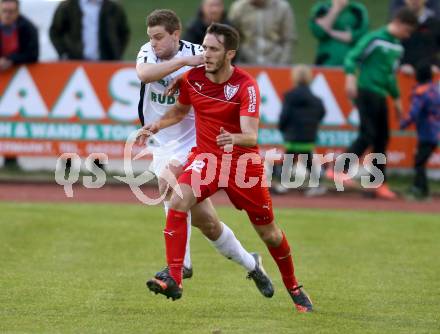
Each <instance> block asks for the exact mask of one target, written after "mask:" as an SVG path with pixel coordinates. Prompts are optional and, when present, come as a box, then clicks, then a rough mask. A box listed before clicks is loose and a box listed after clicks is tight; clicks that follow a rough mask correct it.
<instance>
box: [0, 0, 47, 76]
mask: <svg viewBox="0 0 440 334" xmlns="http://www.w3.org/2000/svg"><path fill="white" fill-rule="evenodd" d="M0 12H1V14H0V72H1V71H4V70H7V69H8V68H10V67H11V66H13V65H20V64H31V63H35V62H37V60H38V51H39V46H38V45H39V44H38V31H37V28H36V27H35V26H34V24H33V23H32V22H31V21H29V20H28V19H27V18H25V17H24V16H22V15H20V11H19V3H18V0H2V1H1V10H0Z"/></svg>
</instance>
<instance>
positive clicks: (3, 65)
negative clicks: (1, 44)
mask: <svg viewBox="0 0 440 334" xmlns="http://www.w3.org/2000/svg"><path fill="white" fill-rule="evenodd" d="M11 66H12V61H10V60H9V59H8V58H6V57H0V71H6V70H7V69H8V68H10V67H11Z"/></svg>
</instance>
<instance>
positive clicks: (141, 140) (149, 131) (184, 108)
mask: <svg viewBox="0 0 440 334" xmlns="http://www.w3.org/2000/svg"><path fill="white" fill-rule="evenodd" d="M190 109H191V105H185V104H181V103H180V102H178V101H177V102H176V104H174V105H173V106H172V107H171V108H170V109H168V111H167V113H166V114H165V115H163V116H162V118H161V119H160V120H158V121H156V122H153V123H151V124H145V125H144V126H143V127H142V128H141V129H140V130H139V131H138V134H137V138H136V142H137V143H138V144H139V145H144V144H145V142H146V141H147V139H148V138H149V137H150V136H152V135H154V134H156V133H157V132H159V131H160V130H161V129H164V128H167V127H169V126H172V125H174V124H177V123H179V122H180V121H181V120H182V119H183V118H184V117H185V116H186V115H187V114H188V112H189V110H190Z"/></svg>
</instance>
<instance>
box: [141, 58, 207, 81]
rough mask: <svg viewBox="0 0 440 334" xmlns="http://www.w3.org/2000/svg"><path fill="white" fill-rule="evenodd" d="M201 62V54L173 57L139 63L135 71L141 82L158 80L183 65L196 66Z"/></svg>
mask: <svg viewBox="0 0 440 334" xmlns="http://www.w3.org/2000/svg"><path fill="white" fill-rule="evenodd" d="M202 63H203V56H202V55H195V56H187V57H178V58H173V59H170V60H167V61H164V62H161V63H158V64H152V63H140V64H137V65H136V73H137V76H138V78H139V79H140V80H141V81H142V82H143V83H150V82H153V81H158V80H160V79H162V78H164V77H166V76H167V75H169V74H171V73H173V72H175V71H177V70H179V69H181V68H182V67H184V66H198V65H200V64H202Z"/></svg>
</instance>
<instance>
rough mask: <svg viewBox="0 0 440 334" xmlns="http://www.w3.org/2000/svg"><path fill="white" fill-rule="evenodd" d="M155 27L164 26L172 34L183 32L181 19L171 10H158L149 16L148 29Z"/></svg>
mask: <svg viewBox="0 0 440 334" xmlns="http://www.w3.org/2000/svg"><path fill="white" fill-rule="evenodd" d="M155 26H163V27H164V28H165V30H166V31H167V32H168V33H170V34H172V33H173V32H175V31H176V30H182V24H181V23H180V19H179V17H178V16H177V14H176V13H175V12H173V11H172V10H170V9H156V10H154V11H152V12H151V13H150V15H148V16H147V27H155Z"/></svg>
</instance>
